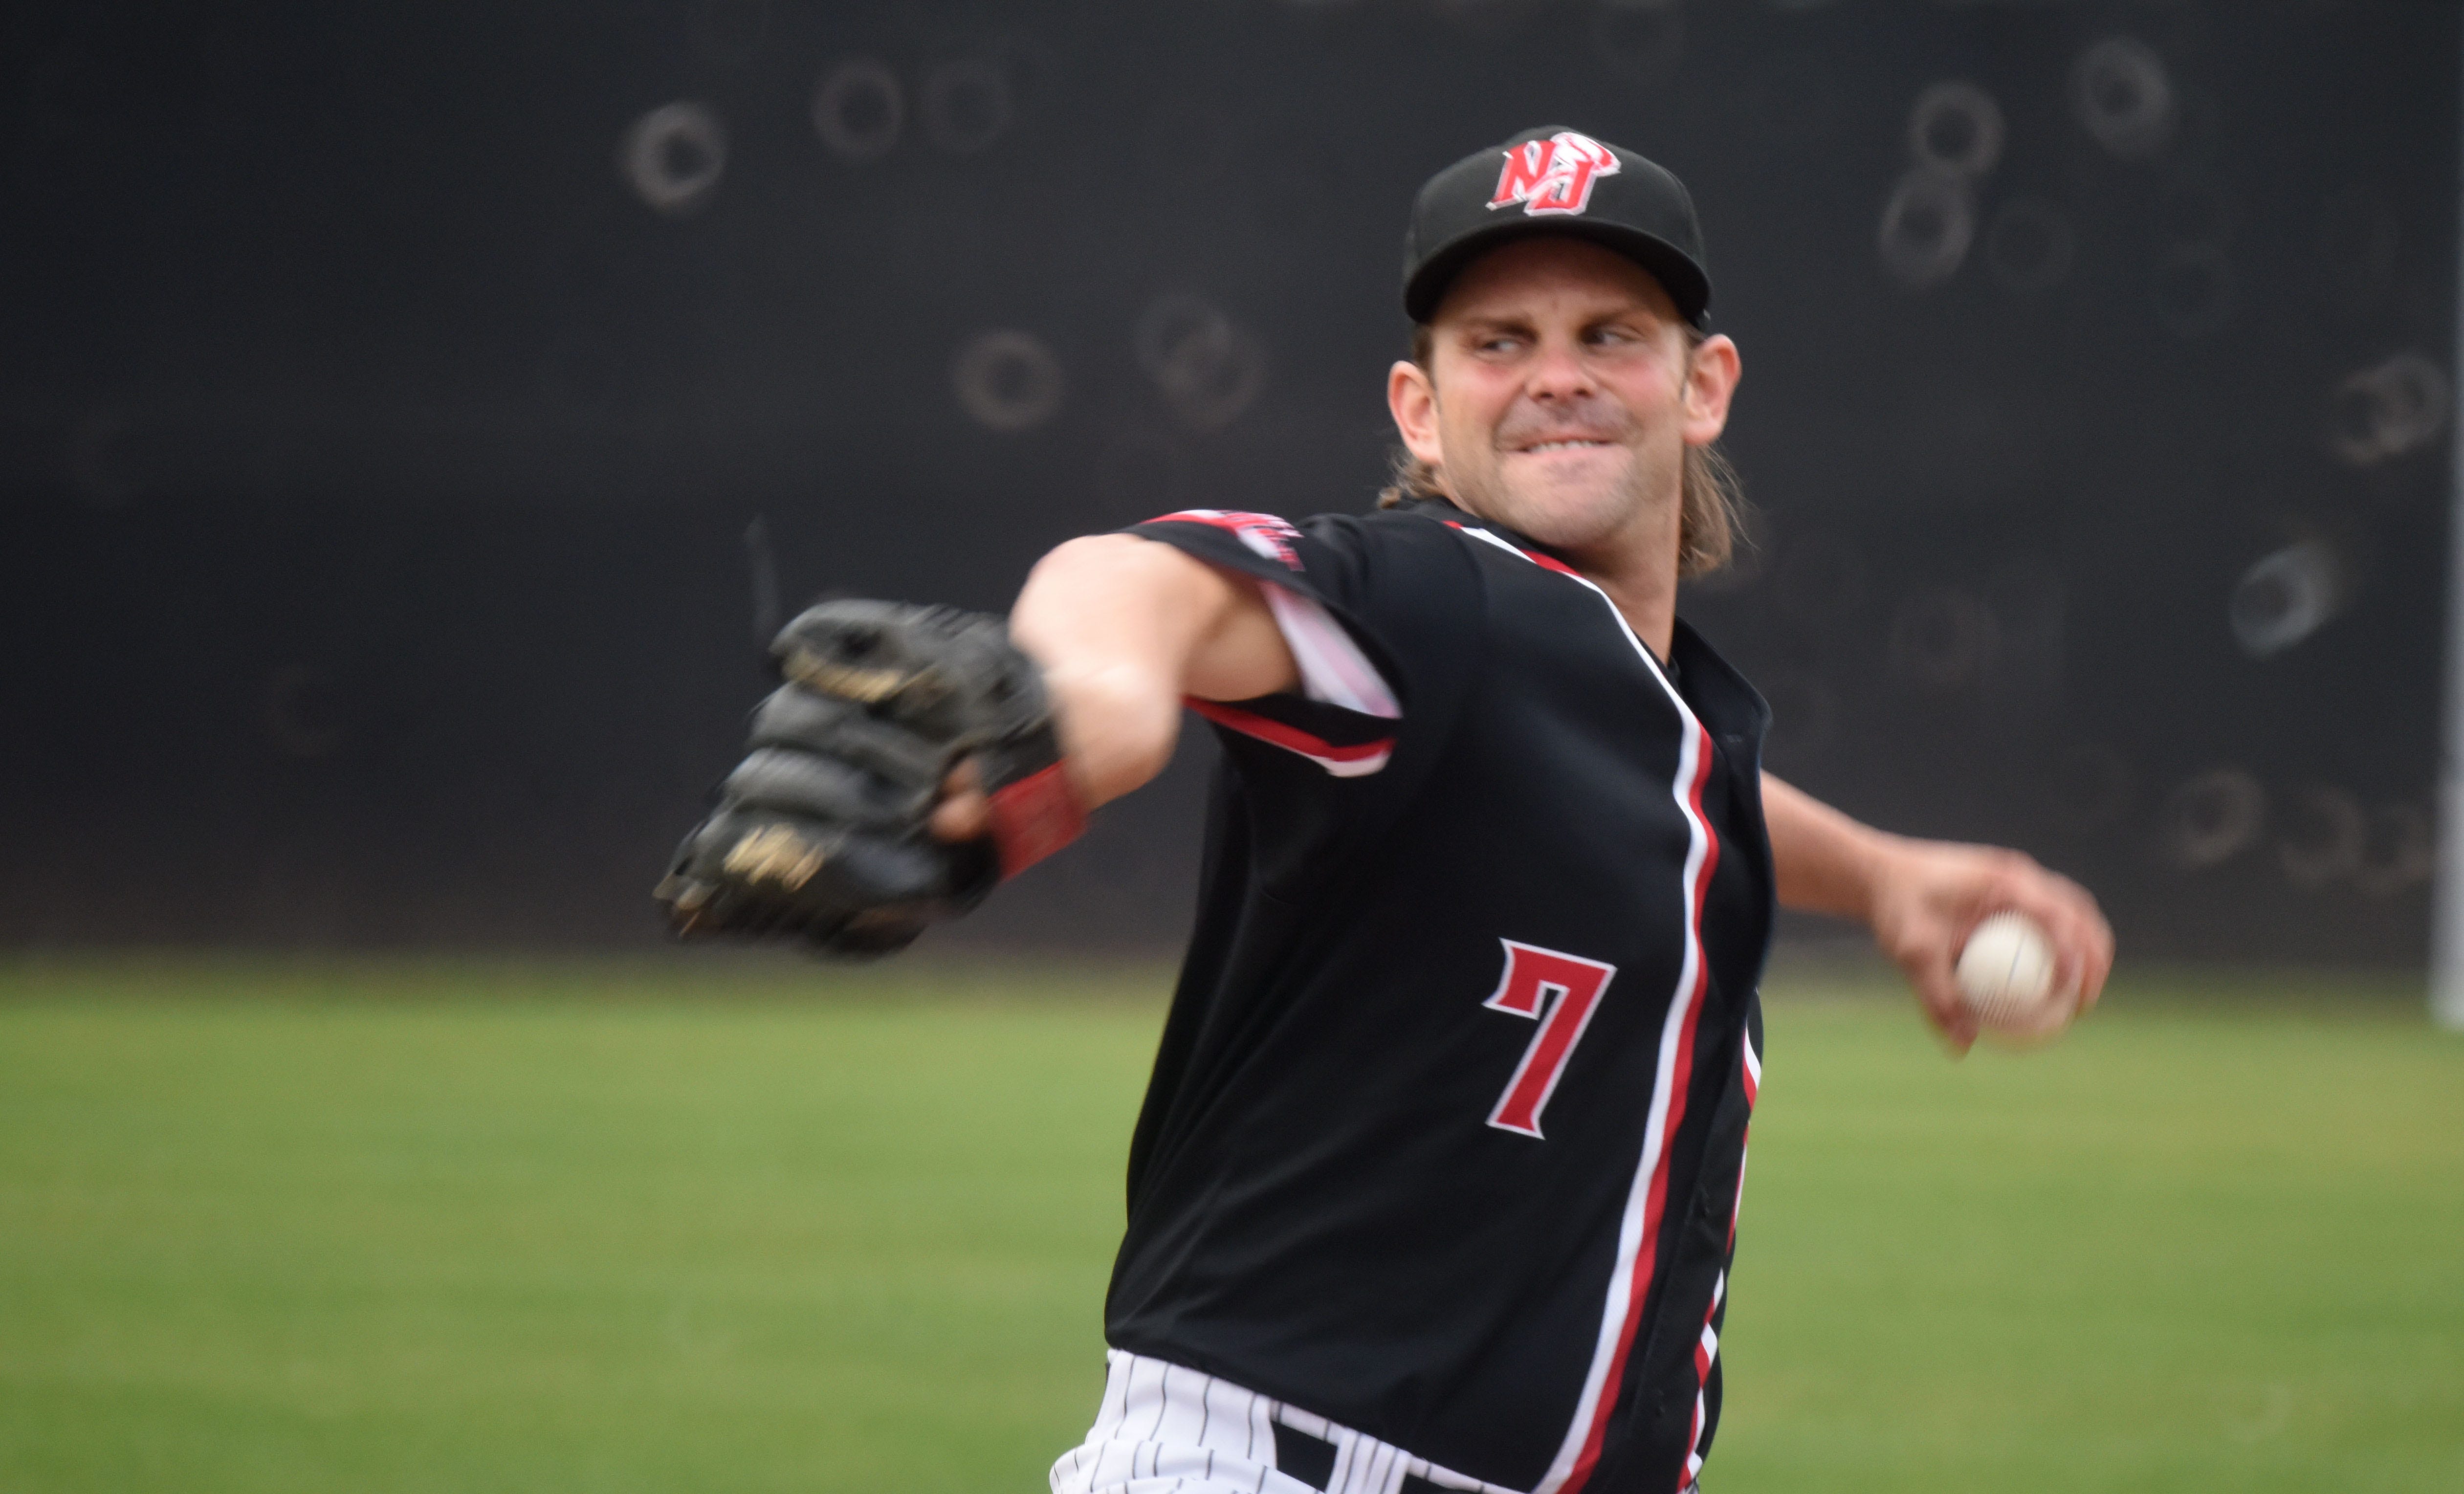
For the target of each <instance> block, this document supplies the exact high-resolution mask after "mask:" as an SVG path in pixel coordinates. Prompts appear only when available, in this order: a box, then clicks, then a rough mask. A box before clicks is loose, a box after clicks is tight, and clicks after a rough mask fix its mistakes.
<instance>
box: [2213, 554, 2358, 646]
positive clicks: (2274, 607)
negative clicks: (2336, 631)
mask: <svg viewBox="0 0 2464 1494" xmlns="http://www.w3.org/2000/svg"><path fill="white" fill-rule="evenodd" d="M2343 603H2344V566H2343V561H2342V560H2341V559H2339V558H2338V556H2337V554H2336V552H2335V551H2334V550H2333V549H2331V548H2329V547H2328V546H2327V545H2326V544H2324V543H2323V542H2321V541H2320V540H2316V539H2304V540H2302V541H2301V542H2300V543H2299V544H2290V545H2286V546H2285V547H2284V548H2283V549H2281V550H2277V551H2276V552H2274V553H2273V554H2270V555H2267V556H2264V557H2261V558H2260V560H2258V561H2257V563H2256V564H2254V565H2253V566H2251V568H2250V569H2249V570H2247V571H2244V572H2242V576H2241V580H2240V581H2238V582H2234V583H2233V598H2232V600H2231V601H2230V602H2229V603H2227V604H2226V606H2225V616H2226V619H2227V621H2229V622H2230V623H2232V625H2233V641H2234V642H2236V643H2238V644H2240V645H2241V648H2242V652H2244V653H2247V654H2249V655H2250V656H2251V657H2252V658H2254V659H2265V658H2269V657H2272V656H2273V655H2276V654H2279V653H2282V652H2283V651H2284V650H2285V649H2287V648H2292V647H2293V646H2294V645H2295V644H2298V643H2299V642H2300V641H2301V640H2302V639H2304V638H2307V637H2309V636H2310V635H2311V634H2312V633H2315V632H2317V631H2318V630H2319V629H2320V628H2321V627H2322V626H2326V624H2327V622H2328V620H2329V619H2331V618H2333V617H2334V616H2335V615H2336V614H2337V612H2338V611H2340V610H2342V608H2343Z"/></svg>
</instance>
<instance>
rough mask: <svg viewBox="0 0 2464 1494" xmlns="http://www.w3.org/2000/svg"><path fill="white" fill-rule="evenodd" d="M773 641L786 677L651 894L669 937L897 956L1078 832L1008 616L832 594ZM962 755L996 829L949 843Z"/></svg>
mask: <svg viewBox="0 0 2464 1494" xmlns="http://www.w3.org/2000/svg"><path fill="white" fill-rule="evenodd" d="M770 652H771V656H772V658H773V659H775V660H776V661H777V664H778V668H779V672H780V674H781V676H782V677H783V678H784V679H785V681H786V683H785V684H783V685H781V687H780V688H779V689H778V690H777V691H776V692H773V693H772V694H771V695H770V697H769V698H768V699H766V700H764V701H762V702H761V704H760V706H759V709H757V710H756V711H755V712H754V713H753V729H752V737H751V742H750V746H751V752H750V753H749V755H748V756H747V757H746V758H745V759H744V760H743V762H742V763H740V764H738V765H737V769H736V771H735V772H733V773H731V774H729V775H728V776H727V779H726V780H725V781H724V782H722V783H720V784H719V786H718V790H717V801H718V802H717V807H716V808H715V810H713V811H712V813H711V815H710V817H709V818H708V819H706V820H704V821H703V822H702V823H701V824H698V825H696V826H694V827H693V833H691V834H690V835H687V836H686V837H685V842H684V845H683V846H681V847H679V848H678V849H677V851H676V857H675V863H674V866H673V868H672V869H671V870H670V872H669V873H668V875H667V877H666V878H665V879H664V880H663V881H661V882H660V884H659V886H658V890H657V892H656V894H655V895H656V896H657V897H658V898H659V900H660V901H661V902H663V903H665V904H667V907H668V915H669V919H670V922H671V925H672V927H673V928H674V929H675V931H676V933H677V934H682V935H688V936H693V937H699V936H703V935H708V934H737V935H754V936H759V935H763V934H798V935H802V936H803V937H805V938H807V939H810V940H812V941H813V942H814V943H816V944H818V945H820V946H822V947H823V948H824V949H826V950H829V951H832V952H834V953H838V954H847V955H883V954H888V953H890V952H891V951H892V950H896V949H901V948H904V947H905V946H906V945H907V944H908V943H910V942H912V941H913V939H914V937H915V936H916V935H917V934H921V933H922V932H923V931H924V929H925V927H926V926H927V925H928V924H931V923H933V922H935V921H936V920H939V919H944V918H953V917H956V916H957V915H958V914H960V913H963V912H967V911H969V910H970V909H972V908H974V907H975V906H976V905H977V904H978V903H980V902H982V901H983V899H984V896H985V894H986V893H988V892H990V891H991V890H992V889H993V888H994V886H995V885H997V884H998V883H1000V882H1001V880H1002V879H1003V878H1005V877H1008V876H1013V875H1015V874H1017V873H1018V872H1019V871H1022V870H1023V869H1024V868H1027V867H1028V866H1030V865H1032V864H1034V863H1035V862H1037V861H1040V860H1042V859H1043V858H1045V856H1048V855H1050V854H1052V852H1054V851H1056V850H1059V849H1060V848H1061V847H1062V846H1066V845H1067V844H1068V843H1069V842H1070V841H1071V840H1073V839H1075V838H1076V837H1077V835H1078V833H1079V831H1080V830H1082V829H1083V828H1085V826H1086V821H1087V816H1086V811H1085V809H1084V808H1083V807H1082V806H1081V805H1080V804H1079V802H1078V800H1077V798H1076V796H1075V794H1074V792H1073V791H1072V790H1071V788H1070V786H1069V783H1068V781H1067V776H1066V774H1065V771H1064V769H1063V767H1062V763H1061V748H1060V743H1059V740H1058V738H1057V737H1056V736H1054V735H1053V728H1052V711H1051V707H1050V705H1049V703H1048V701H1047V700H1046V698H1045V692H1044V679H1043V676H1042V674H1041V673H1040V672H1039V671H1038V670H1037V669H1036V667H1035V665H1034V664H1033V662H1032V661H1030V660H1029V659H1027V657H1026V656H1025V655H1023V654H1022V653H1020V652H1019V651H1018V650H1017V649H1016V648H1012V647H1011V646H1010V643H1009V635H1008V629H1007V627H1006V626H1004V625H1003V623H1002V622H1001V619H1000V618H997V617H990V616H986V615H984V614H981V613H975V612H961V611H957V610H956V609H953V608H949V607H926V606H912V605H908V604H903V603H895V602H864V601H844V602H825V603H823V604H820V605H819V606H815V607H813V608H811V609H809V610H807V611H806V612H804V613H803V615H802V616H800V617H798V618H797V619H796V620H795V621H794V622H792V623H790V624H788V625H787V626H786V627H785V628H784V629H782V630H781V632H780V634H779V636H778V638H777V640H776V641H774V642H773V643H772V644H771V646H770ZM967 758H973V759H974V760H975V762H976V767H977V771H978V774H979V780H980V782H981V785H982V788H983V791H984V793H985V795H986V797H987V799H988V801H989V803H990V808H991V823H992V828H991V831H990V833H988V834H987V835H985V836H984V837H983V838H982V839H980V840H976V841H970V842H963V843H957V844H953V843H950V842H946V841H942V840H940V839H937V838H936V837H935V835H934V834H933V832H932V829H931V827H930V821H931V819H932V815H933V811H934V809H935V805H936V804H937V803H938V802H939V797H940V790H941V787H942V783H943V780H946V779H947V778H948V776H949V774H950V772H951V770H952V769H954V768H955V767H957V765H958V763H959V762H960V761H962V760H964V759H967Z"/></svg>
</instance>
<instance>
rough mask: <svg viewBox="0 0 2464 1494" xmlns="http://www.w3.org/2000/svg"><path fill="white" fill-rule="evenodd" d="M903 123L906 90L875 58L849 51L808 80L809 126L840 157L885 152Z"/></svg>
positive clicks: (857, 158)
mask: <svg viewBox="0 0 2464 1494" xmlns="http://www.w3.org/2000/svg"><path fill="white" fill-rule="evenodd" d="M906 124H907V95H906V93H905V91H904V90H902V89H901V88H900V87H899V86H898V75H897V74H895V73H893V72H891V70H890V64H888V63H886V62H883V61H881V60H880V59H878V58H875V57H849V58H847V60H846V61H844V62H841V63H840V64H839V65H838V66H836V67H834V68H832V69H830V70H829V71H828V72H827V73H825V74H823V75H822V80H821V81H820V82H819V83H816V84H814V85H813V132H814V133H815V134H817V135H819V136H821V138H822V143H823V144H825V145H827V146H828V147H829V148H830V151H831V153H832V154H834V155H836V156H837V157H839V159H841V160H843V161H851V162H855V163H857V164H859V165H860V164H862V163H864V162H867V161H874V160H878V159H879V158H880V157H882V156H884V155H887V154H889V152H890V148H891V146H892V145H895V144H897V143H898V133H899V131H900V130H902V129H904V128H905V127H906Z"/></svg>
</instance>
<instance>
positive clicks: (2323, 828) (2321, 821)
mask: <svg viewBox="0 0 2464 1494" xmlns="http://www.w3.org/2000/svg"><path fill="white" fill-rule="evenodd" d="M2368 844H2369V817H2368V816H2367V815H2365V814H2364V813H2363V811H2362V804H2361V801H2359V800H2357V799H2355V798H2354V797H2353V796H2352V795H2350V794H2347V793H2345V792H2344V791H2343V789H2341V788H2337V787H2334V786H2333V785H2330V784H2324V783H2312V784H2308V785H2306V786H2304V787H2301V788H2297V789H2295V790H2294V791H2293V792H2291V793H2290V794H2287V795H2285V796H2284V802H2283V803H2282V805H2281V806H2280V807H2279V809H2278V811H2277V840H2276V860H2277V865H2278V866H2281V867H2282V868H2284V875H2285V879H2286V880H2287V881H2290V882H2291V883H2292V884H2293V885H2294V886H2295V887H2299V888H2306V889H2309V890H2314V891H2315V890H2318V889H2320V888H2323V887H2326V886H2328V885H2330V884H2332V883H2336V882H2341V881H2343V880H2344V879H2345V878H2347V877H2350V876H2352V875H2354V874H2355V873H2356V872H2358V871H2360V870H2361V869H2362V856H2363V853H2364V852H2365V850H2366V849H2367V848H2368Z"/></svg>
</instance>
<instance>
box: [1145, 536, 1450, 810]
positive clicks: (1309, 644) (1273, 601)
mask: <svg viewBox="0 0 2464 1494" xmlns="http://www.w3.org/2000/svg"><path fill="white" fill-rule="evenodd" d="M1260 589H1262V590H1263V591H1264V592H1265V598H1266V605H1267V607H1268V608H1269V609H1270V610H1271V611H1273V613H1274V615H1275V626H1277V627H1278V628H1280V629H1282V631H1283V635H1284V643H1285V645H1286V647H1287V648H1290V649H1291V651H1292V663H1293V664H1294V665H1296V666H1298V667H1299V670H1300V676H1301V692H1302V693H1303V694H1304V695H1306V696H1308V697H1309V699H1311V700H1315V701H1319V702H1322V703H1324V704H1326V705H1331V706H1336V707H1340V708H1341V709H1343V710H1346V711H1350V712H1352V713H1353V714H1358V715H1365V716H1374V717H1375V718H1377V719H1378V720H1381V721H1399V720H1401V719H1402V718H1403V708H1402V706H1401V705H1399V704H1397V701H1396V699H1395V692H1394V689H1393V687H1391V686H1389V685H1388V684H1387V683H1386V676H1384V675H1383V674H1380V673H1378V672H1377V666H1375V664H1372V663H1370V662H1369V656H1368V655H1367V654H1366V653H1363V652H1362V651H1361V648H1360V645H1359V644H1357V643H1355V642H1353V637H1352V634H1350V633H1349V632H1346V631H1345V630H1344V626H1343V625H1342V624H1341V623H1338V622H1336V621H1335V620H1334V615H1333V614H1332V613H1331V612H1329V611H1328V610H1327V609H1326V607H1325V606H1324V605H1323V604H1320V603H1319V602H1317V601H1316V600H1315V599H1314V598H1310V597H1305V596H1302V595H1301V594H1300V593H1299V592H1297V591H1294V590H1292V589H1291V588H1290V587H1288V586H1278V585H1276V584H1275V583H1274V582H1260ZM1189 706H1190V709H1191V710H1193V711H1196V712H1197V713H1198V714H1200V715H1202V716H1204V717H1206V718H1207V719H1208V720H1210V721H1213V722H1216V723H1217V724H1219V725H1221V726H1228V727H1230V728H1231V729H1232V730H1234V731H1236V732H1240V733H1242V734H1243V735H1244V736H1254V737H1256V738H1258V739H1259V740H1260V741H1265V742H1272V743H1274V744H1275V745H1276V746H1278V747H1281V748H1284V749H1286V750H1287V751H1289V752H1296V753H1298V754H1300V755H1301V756H1302V757H1304V758H1309V760H1310V761H1311V762H1314V763H1316V764H1317V765H1318V766H1319V767H1321V768H1324V769H1325V770H1326V771H1327V772H1329V773H1331V774H1333V775H1334V776H1335V777H1336V778H1339V779H1352V778H1362V777H1365V776H1367V775H1369V774H1372V773H1375V772H1376V771H1377V770H1378V769H1380V768H1382V767H1384V766H1386V760H1387V758H1391V757H1393V756H1394V751H1395V738H1394V737H1393V736H1391V735H1390V736H1383V737H1380V738H1378V739H1377V740H1375V741H1371V742H1364V743H1359V744H1356V745H1350V746H1338V745H1337V744H1335V743H1333V742H1330V741H1327V740H1326V739H1325V738H1323V737H1321V736H1316V735H1314V734H1312V733H1309V732H1305V731H1303V730H1301V729H1300V728H1298V727H1295V726H1291V725H1288V724H1287V723H1285V722H1282V721H1272V720H1268V719H1267V718H1266V717H1265V716H1263V715H1260V714H1257V713H1255V712H1252V711H1243V710H1241V709H1240V708H1239V707H1237V706H1228V705H1225V704H1223V703H1222V702H1221V701H1215V700H1198V699H1192V700H1191V701H1190V702H1189Z"/></svg>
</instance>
